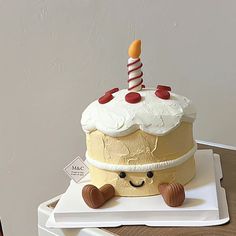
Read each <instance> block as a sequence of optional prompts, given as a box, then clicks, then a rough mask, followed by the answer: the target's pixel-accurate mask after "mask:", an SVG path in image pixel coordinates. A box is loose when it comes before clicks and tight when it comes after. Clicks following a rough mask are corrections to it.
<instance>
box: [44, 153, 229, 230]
mask: <svg viewBox="0 0 236 236" xmlns="http://www.w3.org/2000/svg"><path fill="white" fill-rule="evenodd" d="M195 160H196V176H195V178H194V179H193V180H192V181H191V182H190V183H189V184H187V185H186V186H185V194H186V199H185V202H184V204H183V205H182V206H181V207H176V208H172V207H169V206H167V205H166V204H165V202H164V200H163V199H162V196H161V195H156V196H150V197H115V198H113V199H111V200H110V201H108V202H107V203H106V204H104V205H103V206H102V207H101V208H99V209H91V208H89V207H88V206H87V205H86V204H85V203H84V201H83V198H82V196H81V191H82V188H83V186H84V185H85V184H88V183H89V179H88V178H87V179H84V180H82V181H81V182H80V183H78V184H77V183H75V182H73V181H71V183H70V186H69V187H68V189H67V191H66V192H65V193H64V194H63V195H62V197H61V199H60V201H59V203H58V204H57V206H56V208H55V209H54V211H53V213H52V214H51V216H50V218H49V220H48V222H47V224H46V226H47V227H55V228H81V227H116V226H120V225H147V226H208V225H219V224H224V223H226V222H227V221H229V214H228V206H227V201H226V195H225V190H224V189H223V188H222V187H221V185H220V179H222V170H221V164H220V157H219V155H217V154H213V152H212V150H198V151H197V152H196V154H195Z"/></svg>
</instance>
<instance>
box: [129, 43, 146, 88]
mask: <svg viewBox="0 0 236 236" xmlns="http://www.w3.org/2000/svg"><path fill="white" fill-rule="evenodd" d="M128 53H129V56H130V58H129V59H128V65H127V67H128V77H129V79H128V83H129V90H130V91H139V90H141V89H142V83H143V79H142V76H143V72H142V70H141V68H142V65H143V64H142V62H141V60H140V58H139V56H140V54H141V40H135V41H133V42H132V44H131V45H130V47H129V51H128Z"/></svg>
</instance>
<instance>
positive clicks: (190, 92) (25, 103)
mask: <svg viewBox="0 0 236 236" xmlns="http://www.w3.org/2000/svg"><path fill="white" fill-rule="evenodd" d="M235 9H236V2H235V1H210V0H204V1H203V0H202V1H197V0H196V1H189V0H182V1H166V0H163V1H154V0H153V1H144V0H143V1H137V0H132V1H108V0H107V1H105V0H100V1H98V0H97V1H91V0H83V1H82V0H61V1H56V0H54V1H53V0H28V1H27V0H22V1H17V0H0V81H1V86H0V108H1V110H0V189H1V190H0V216H1V218H2V220H3V223H4V225H3V226H4V228H5V231H6V235H9V236H11V235H13V236H14V235H36V229H37V223H36V222H37V219H36V211H37V206H38V204H39V203H41V202H42V201H44V200H47V199H49V198H51V197H54V196H55V195H57V194H59V193H61V192H63V191H64V190H65V188H66V186H67V184H68V178H67V177H66V176H65V174H64V173H63V171H62V169H63V167H64V166H65V165H66V164H67V163H68V162H69V161H71V160H72V159H73V158H74V157H75V156H76V155H78V154H79V155H81V156H83V154H84V151H85V140H84V138H85V137H84V135H83V132H82V130H81V128H80V116H81V112H82V111H83V109H84V108H85V106H86V105H87V104H88V103H89V102H90V101H92V100H93V99H96V98H97V97H99V96H100V95H102V94H103V92H104V91H105V90H107V89H109V88H112V87H114V86H118V87H120V88H122V87H126V86H127V84H126V79H127V73H126V63H127V52H126V51H127V47H128V45H129V43H130V42H131V40H132V39H133V38H134V35H135V37H138V38H141V39H142V40H143V54H142V60H143V63H144V67H143V70H144V80H145V84H146V85H147V86H156V85H157V84H168V85H171V86H172V88H173V91H174V92H177V93H181V94H185V95H186V96H188V97H190V98H192V100H193V101H194V102H195V104H196V107H197V110H198V119H197V122H196V126H195V134H196V137H197V138H198V139H201V140H206V141H212V142H217V143H224V144H228V145H234V146H236V138H235V131H236V126H235V116H236V111H235V101H236V92H235V88H236V31H235V29H236V17H235Z"/></svg>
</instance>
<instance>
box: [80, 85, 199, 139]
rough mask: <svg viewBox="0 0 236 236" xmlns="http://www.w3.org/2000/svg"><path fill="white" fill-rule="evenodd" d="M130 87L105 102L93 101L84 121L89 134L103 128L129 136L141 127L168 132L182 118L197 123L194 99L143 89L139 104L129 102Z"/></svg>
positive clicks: (107, 131)
mask: <svg viewBox="0 0 236 236" xmlns="http://www.w3.org/2000/svg"><path fill="white" fill-rule="evenodd" d="M127 93H129V91H128V90H127V89H123V90H120V91H118V92H116V93H113V96H114V98H113V99H112V100H111V101H110V102H108V103H105V104H100V103H99V102H98V100H96V101H94V102H92V103H91V104H90V105H89V106H88V107H87V108H86V109H85V111H84V112H83V114H82V119H81V124H82V128H83V130H84V131H85V132H86V133H89V132H91V131H94V130H99V131H101V132H103V133H104V134H107V135H109V136H113V137H119V136H125V135H128V134H130V133H132V132H135V131H136V130H138V129H140V130H142V131H144V132H146V133H149V134H153V135H157V136H159V135H165V134H167V133H168V132H170V131H171V130H173V129H174V128H176V127H177V126H178V125H179V124H180V123H181V122H182V121H186V122H193V121H194V120H195V117H196V111H195V109H194V107H193V105H192V103H191V101H190V100H189V99H188V98H186V97H184V96H181V95H177V94H174V93H170V94H171V96H170V99H168V100H164V99H161V98H158V97H157V96H156V95H155V89H142V90H141V91H139V93H140V95H141V96H142V100H141V101H140V102H138V103H135V104H130V103H128V102H126V101H125V95H126V94H127Z"/></svg>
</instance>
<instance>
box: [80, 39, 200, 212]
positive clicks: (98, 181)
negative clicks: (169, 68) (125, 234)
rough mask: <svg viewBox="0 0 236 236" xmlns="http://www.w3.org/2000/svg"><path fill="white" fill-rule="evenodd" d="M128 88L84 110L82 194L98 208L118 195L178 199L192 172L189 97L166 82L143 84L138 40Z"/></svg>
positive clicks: (177, 201) (131, 50)
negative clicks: (87, 177) (88, 180)
mask: <svg viewBox="0 0 236 236" xmlns="http://www.w3.org/2000/svg"><path fill="white" fill-rule="evenodd" d="M128 53H129V56H130V58H129V59H128V65H127V67H128V89H122V90H119V89H118V88H114V89H111V90H109V91H107V92H105V94H104V95H103V96H102V97H100V98H99V99H98V100H96V101H94V102H92V103H91V104H90V105H89V106H88V107H87V108H86V109H85V111H84V112H83V114H82V119H81V124H82V128H83V130H84V131H85V133H86V143H87V152H86V160H87V162H88V164H89V172H90V177H91V184H89V185H86V186H85V187H84V189H83V192H82V195H83V198H84V200H85V202H86V203H87V205H88V206H90V207H92V208H98V207H100V206H102V205H103V204H104V202H105V201H107V200H109V199H111V198H112V197H113V196H114V195H117V196H124V197H125V196H134V197H142V196H151V195H157V194H161V195H162V196H163V198H164V200H165V202H166V203H167V204H168V205H169V206H179V205H181V204H183V202H184V198H185V194H184V185H185V184H186V183H188V182H189V181H190V180H191V179H192V178H193V177H194V175H195V162H194V153H195V151H196V143H195V141H194V139H193V122H194V120H195V116H196V112H195V109H194V107H193V105H192V103H191V101H190V100H189V99H188V98H186V97H184V96H181V95H178V94H175V93H174V92H173V89H172V88H171V87H169V86H164V85H158V86H157V87H156V88H145V86H144V84H143V79H142V78H143V72H142V62H141V59H140V54H141V41H140V40H135V41H134V42H133V43H132V44H131V45H130V47H129V51H128Z"/></svg>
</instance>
